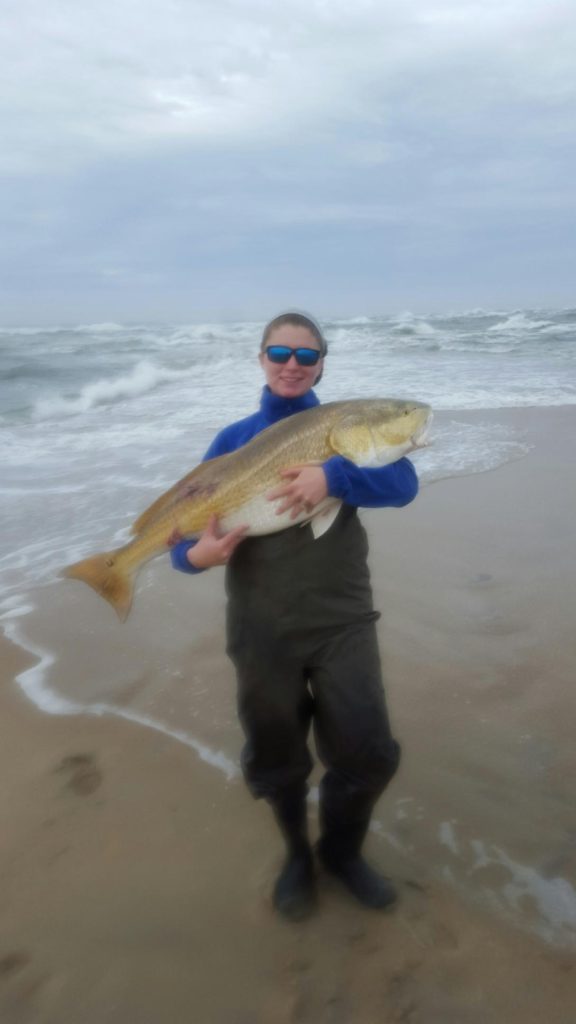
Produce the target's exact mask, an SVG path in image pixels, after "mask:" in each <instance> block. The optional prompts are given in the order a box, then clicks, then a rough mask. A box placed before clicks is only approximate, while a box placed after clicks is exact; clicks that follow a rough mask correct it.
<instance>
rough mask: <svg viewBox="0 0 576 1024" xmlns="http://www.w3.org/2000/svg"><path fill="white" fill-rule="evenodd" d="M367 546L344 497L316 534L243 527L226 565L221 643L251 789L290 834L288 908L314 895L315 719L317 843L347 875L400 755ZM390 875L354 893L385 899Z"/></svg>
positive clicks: (284, 880) (301, 906)
mask: <svg viewBox="0 0 576 1024" xmlns="http://www.w3.org/2000/svg"><path fill="white" fill-rule="evenodd" d="M367 553H368V544H367V539H366V533H365V530H364V528H363V526H362V525H361V523H360V521H359V519H358V516H357V513H356V510H355V509H353V508H351V507H348V506H344V507H343V508H342V509H341V511H340V514H339V515H338V517H337V519H336V521H335V523H334V524H333V525H332V526H331V528H330V529H329V530H328V531H327V532H326V533H325V534H324V535H323V536H322V537H320V538H319V539H318V540H314V537H313V534H312V530H311V529H310V527H309V526H306V527H300V526H297V527H293V528H291V529H288V530H284V531H282V532H281V533H278V534H273V535H270V536H266V537H254V538H248V539H246V540H245V541H243V542H242V544H240V545H239V547H238V548H237V549H236V551H235V553H234V555H233V557H232V559H231V560H230V563H229V565H228V567H227V572H226V589H227V594H228V609H227V639H228V647H227V650H228V654H229V656H230V658H231V659H232V661H233V663H234V666H235V668H236V674H237V680H238V715H239V718H240V722H241V725H242V728H243V730H244V733H245V737H246V744H245V747H244V750H243V753H242V768H243V772H244V776H245V779H246V782H247V784H248V786H249V788H250V790H251V792H252V793H253V794H254V796H256V797H265V798H266V799H267V800H268V801H269V802H270V804H271V805H272V808H273V810H274V812H275V815H276V818H277V820H278V823H279V826H280V828H281V831H282V833H283V835H284V837H285V839H286V842H287V847H288V862H287V865H286V867H285V869H284V871H283V873H282V875H281V876H280V878H279V879H278V882H277V886H276V891H275V902H276V906H277V907H278V909H280V910H281V911H282V912H284V913H286V914H288V915H289V916H293V917H296V916H301V913H300V911H304V912H305V911H306V910H307V909H309V905H310V903H311V901H312V897H313V892H312V890H313V874H312V855H311V851H310V847H309V844H308V838H307V819H306V791H307V785H306V780H307V778H308V775H309V773H310V771H311V768H312V759H311V756H310V752H309V750H308V743H307V740H308V734H309V730H310V725H311V723H312V724H313V727H314V734H315V739H316V746H317V749H318V753H319V756H320V758H321V760H322V763H323V765H324V766H325V768H326V773H325V775H324V777H323V779H322V782H321V784H320V825H321V839H320V843H319V854H320V857H321V859H322V861H323V863H324V865H325V867H327V868H328V870H331V871H333V872H334V873H336V874H339V875H340V877H341V878H342V880H343V881H346V880H345V879H344V878H343V868H342V869H341V867H342V865H344V864H348V865H349V864H351V863H352V862H359V853H360V848H361V846H362V842H363V840H364V837H365V835H366V831H367V829H368V825H369V822H370V816H371V813H372V808H373V806H374V803H375V801H376V800H377V799H378V797H379V795H380V794H381V793H382V791H383V790H384V789H385V787H386V786H387V784H388V782H389V781H390V779H391V778H392V776H393V775H394V773H395V771H396V769H397V767H398V762H399V758H400V748H399V746H398V743H397V742H396V741H395V740H394V739H393V737H392V734H391V731H390V724H389V721H388V714H387V710H386V703H385V698H384V691H383V687H382V679H381V669H380V657H379V653H378V645H377V639H376V629H375V622H376V620H377V619H378V617H379V613H378V612H375V611H374V608H373V600H372V590H371V586H370V575H369V571H368V566H367V562H366V558H367ZM361 863H362V864H363V865H364V867H365V868H366V870H368V871H370V870H371V869H368V867H367V865H365V864H364V862H363V861H362V862H361ZM372 874H373V875H375V873H372ZM295 878H296V881H295ZM375 878H379V876H375ZM302 879H304V881H302ZM379 881H380V882H381V883H384V882H385V880H383V879H379ZM346 884H348V887H349V888H352V886H351V885H350V884H349V883H348V882H347V881H346ZM363 884H364V888H365V887H366V879H364V883H363ZM386 885H387V886H388V888H387V891H386V893H385V894H383V893H382V892H380V894H379V895H378V896H377V897H375V895H374V892H372V894H371V895H370V898H368V897H367V894H366V893H364V896H363V895H362V894H361V893H360V892H359V891H356V892H355V895H356V896H357V897H358V898H359V899H361V900H362V902H364V903H369V905H371V906H376V905H377V906H384V905H387V904H389V903H390V902H392V899H393V894H392V890H391V887H390V885H389V883H386ZM372 888H373V886H372ZM380 888H381V886H380ZM295 891H296V892H297V895H298V898H297V899H294V893H295ZM302 897H303V898H302ZM375 900H376V902H375Z"/></svg>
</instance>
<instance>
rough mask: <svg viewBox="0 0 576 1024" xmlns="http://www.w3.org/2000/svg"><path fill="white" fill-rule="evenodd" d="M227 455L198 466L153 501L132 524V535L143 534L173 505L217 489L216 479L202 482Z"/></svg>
mask: <svg viewBox="0 0 576 1024" xmlns="http://www.w3.org/2000/svg"><path fill="white" fill-rule="evenodd" d="M225 458H226V455H220V456H218V457H217V459H207V460H206V462H201V463H200V465H199V466H196V467H195V468H194V469H193V470H192V472H191V473H188V474H187V475H186V476H183V477H182V479H181V480H178V482H177V483H175V484H174V486H173V487H171V488H170V490H168V491H165V492H164V494H161V495H160V497H159V498H156V501H153V502H152V504H151V505H149V506H148V508H147V509H145V510H144V512H142V514H141V515H139V516H138V519H136V520H135V522H134V523H133V524H132V526H131V528H130V532H131V533H132V534H136V535H138V534H141V533H143V532H144V530H145V529H146V528H147V527H148V526H150V523H152V522H154V520H155V519H157V518H158V517H159V516H160V515H162V513H163V512H166V510H167V509H169V508H171V507H172V505H176V504H177V502H179V501H182V499H183V498H190V497H193V496H194V495H196V494H197V495H198V496H200V495H201V494H206V491H207V490H210V492H212V491H214V490H215V489H216V487H217V481H216V479H212V480H208V479H206V480H205V482H204V483H203V482H202V477H209V476H211V474H210V473H209V469H210V467H211V466H213V465H214V463H215V462H217V461H219V460H222V459H225Z"/></svg>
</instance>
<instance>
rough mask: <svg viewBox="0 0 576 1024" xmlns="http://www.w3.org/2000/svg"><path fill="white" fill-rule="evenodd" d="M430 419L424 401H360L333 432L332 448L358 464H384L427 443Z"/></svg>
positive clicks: (390, 399) (430, 414)
mask: <svg viewBox="0 0 576 1024" xmlns="http://www.w3.org/2000/svg"><path fill="white" fill-rule="evenodd" d="M431 420H432V409H431V408H430V406H429V405H425V404H424V403H423V402H411V401H407V400H404V399H395V398H383V399H373V400H370V401H359V402H357V403H355V407H354V410H353V411H350V413H349V414H348V415H347V416H346V417H345V418H344V419H343V420H342V421H341V422H340V423H339V424H337V425H336V427H335V429H334V430H333V431H332V435H331V443H332V447H333V448H334V450H335V451H337V452H338V453H339V454H341V455H344V456H345V458H348V459H350V460H351V461H352V462H355V463H356V465H358V466H366V467H370V466H386V465H388V464H389V463H391V462H396V460H397V459H400V458H401V457H402V456H403V455H406V454H407V453H408V452H411V451H414V449H415V448H423V447H425V446H426V444H427V443H428V431H429V427H430V423H431Z"/></svg>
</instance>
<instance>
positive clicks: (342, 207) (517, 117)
mask: <svg viewBox="0 0 576 1024" xmlns="http://www.w3.org/2000/svg"><path fill="white" fill-rule="evenodd" d="M575 37H576V11H575V10H574V9H573V8H572V7H571V6H569V5H568V4H564V3H559V2H556V3H555V2H546V0H522V2H520V0H510V2H506V0H501V2H498V3H496V2H495V0H483V2H482V3H481V4H480V3H475V2H472V0H460V2H456V0H454V2H444V3H443V2H441V0H405V2H404V3H403V4H402V5H400V4H398V3H389V2H375V0H374V2H372V0H370V2H369V0H357V2H356V3H355V4H354V5H351V4H349V3H346V4H344V3H343V2H340V0H315V2H314V0H307V2H304V0H287V2H286V3H285V4H282V5H273V4H271V3H269V2H266V0H243V2H242V3H240V2H236V0H213V2H212V3H210V4H208V3H207V2H203V3H200V2H198V0H189V2H184V0H172V2H171V3H165V2H162V3H160V2H159V0H139V2H138V3H136V2H133V0H130V2H129V0H117V2H115V3H112V2H111V0H104V2H103V3H101V4H99V5H94V6H93V7H92V8H90V9H88V8H87V7H86V6H82V5H73V4H71V3H69V2H63V0H54V3H53V4H52V5H51V6H50V8H49V9H47V8H45V6H44V5H43V4H40V3H39V2H38V0H22V2H21V3H20V4H19V5H18V8H16V6H14V7H13V11H12V15H11V17H7V18H6V19H5V28H4V33H3V36H2V38H1V39H0V61H1V64H0V66H2V68H3V75H4V78H5V86H6V87H5V88H3V90H2V94H1V95H2V100H1V101H0V113H1V117H2V137H3V146H2V157H1V160H0V173H1V174H2V176H3V188H2V193H3V196H4V200H3V210H2V228H3V237H4V240H5V247H4V252H5V257H4V260H3V263H2V265H0V270H1V271H2V279H3V281H4V286H3V292H4V295H3V299H4V303H5V310H6V311H7V315H8V316H9V317H12V318H22V317H25V316H26V312H27V310H28V309H29V308H30V300H32V302H33V304H34V309H35V311H36V315H37V316H38V317H40V318H42V317H43V315H44V312H45V313H46V315H48V314H50V315H57V313H58V311H61V312H60V313H59V318H60V319H62V318H63V317H65V316H66V315H67V314H69V316H71V317H73V316H75V315H83V314H82V311H83V310H85V315H86V316H90V315H95V316H104V317H105V318H109V316H110V315H114V316H117V317H133V318H140V316H141V315H153V313H154V311H156V312H157V314H158V316H170V315H171V314H174V315H175V316H180V315H186V316H188V317H190V316H192V315H193V314H194V312H195V311H196V310H197V311H198V314H199V315H204V313H205V312H208V313H210V314H217V315H225V314H227V313H230V314H231V315H234V314H235V313H236V312H246V313H250V314H253V315H259V313H260V309H259V306H260V305H261V304H262V303H266V302H267V299H268V298H270V301H271V304H272V305H273V304H274V301H273V298H272V297H274V299H275V298H276V297H278V298H279V300H280V301H283V300H287V301H291V302H296V304H298V303H300V304H302V302H304V303H305V304H307V305H310V306H312V307H314V306H315V299H316V298H317V301H319V302H321V303H322V304H323V305H324V306H325V307H329V306H330V304H331V303H333V304H334V305H336V303H337V304H338V311H339V312H347V311H351V312H354V311H356V310H358V309H360V307H361V306H362V305H363V304H364V305H365V304H368V305H369V306H370V308H371V309H372V310H376V309H377V308H378V305H377V304H378V303H379V302H380V303H384V304H385V305H387V306H389V305H390V304H394V305H406V304H412V305H417V304H418V303H420V304H421V303H424V304H425V305H430V304H433V305H436V306H438V305H442V304H448V305H451V306H455V305H457V304H458V303H459V301H462V303H463V304H468V303H470V302H472V303H473V304H480V303H482V302H484V303H485V302H489V301H490V299H491V297H492V296H493V297H494V301H498V303H499V304H502V302H503V300H504V296H503V294H502V292H503V291H505V290H506V288H508V294H509V295H510V302H511V304H517V303H519V302H529V301H530V299H531V297H533V300H534V301H535V302H546V301H551V302H552V301H556V299H557V298H559V300H560V301H561V299H562V296H563V295H564V294H566V296H567V295H568V291H569V289H570V288H571V282H570V281H569V279H568V272H567V270H566V269H565V263H566V255H567V246H569V244H570V243H569V238H570V234H571V233H572V234H573V222H574V191H573V184H572V177H573V174H572V166H573V158H574V142H573V139H574V134H573V129H574V123H573V117H574V101H575V96H576V64H575V62H574V60H573V56H572V55H573V53H574V51H575V47H576V38H575ZM531 248H532V251H533V261H532V264H530V263H529V261H528V262H527V256H526V254H527V252H530V249H531ZM517 268H521V273H520V272H519V271H518V269H517ZM383 282H385V284H384V285H383ZM535 287H537V288H538V294H537V295H535V294H534V288H535ZM301 291H306V295H303V296H302V298H300V292H301ZM496 293H498V294H496ZM396 297H397V302H396ZM203 302H204V303H205V305H204V306H203V305H202V303H203ZM344 307H345V308H344ZM76 311H78V314H77V313H76ZM360 311H364V310H363V309H360ZM327 312H331V309H330V308H328V309H327ZM28 319H30V317H29V316H28Z"/></svg>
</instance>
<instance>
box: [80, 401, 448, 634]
mask: <svg viewBox="0 0 576 1024" xmlns="http://www.w3.org/2000/svg"><path fill="white" fill-rule="evenodd" d="M431 415H432V413H431V409H430V407H429V406H428V405H424V404H423V403H420V402H408V401H403V400H399V399H369V400H364V399H358V400H355V401H346V402H330V403H328V404H326V405H320V406H316V407H315V408H313V409H308V410H306V411H305V412H302V413H297V414H296V415H294V416H290V417H288V418H287V419H284V420H280V421H279V422H278V423H275V424H274V425H273V426H271V427H268V429H266V430H264V431H262V433H260V434H258V435H257V436H256V437H254V438H253V439H252V440H251V441H249V442H248V444H246V445H244V446H243V447H242V448H239V449H238V450H237V451H235V452H231V453H230V454H228V455H222V456H220V457H219V458H216V459H211V460H209V461H207V462H202V463H200V465H199V466H197V467H196V468H195V469H193V470H192V472H191V473H189V474H188V475H187V476H186V477H184V478H183V479H182V480H180V481H178V483H177V484H175V485H174V487H172V488H171V489H170V490H169V491H167V492H166V493H165V494H163V495H162V496H161V497H160V498H158V499H157V500H156V501H155V502H154V503H153V504H152V505H151V506H150V507H149V508H148V509H147V510H146V511H145V512H144V513H143V514H142V515H141V516H140V517H139V518H138V519H137V520H136V522H135V523H134V526H133V528H132V532H133V533H134V534H135V537H134V540H132V541H131V542H130V543H129V544H127V545H125V546H124V547H122V548H118V549H117V550H116V551H110V552H107V553H104V554H100V555H94V556H92V557H91V558H87V559H84V560H83V561H82V562H77V563H76V564H75V565H72V566H69V567H68V568H67V569H66V570H64V575H65V576H67V577H70V578H73V579H81V580H83V581H84V582H85V583H88V584H89V585H90V586H92V587H93V588H94V589H95V590H96V591H97V592H98V593H99V594H100V595H101V596H102V597H105V598H106V599H107V600H108V601H110V603H111V604H112V605H113V607H114V608H115V609H116V612H117V613H118V616H119V617H120V618H121V619H122V620H124V619H126V617H127V615H128V613H129V611H130V606H131V603H132V597H133V589H134V579H135V576H136V574H137V572H138V570H139V569H140V568H141V567H142V565H144V564H145V563H146V562H148V561H149V560H150V559H151V558H154V557H156V556H157V555H160V554H163V553H165V552H166V551H168V550H169V549H170V547H172V546H173V545H174V544H175V543H176V542H177V541H179V540H182V539H184V538H191V539H192V538H195V537H198V536H199V535H200V534H201V533H202V532H203V530H204V529H205V528H206V526H207V525H208V523H209V521H210V518H211V516H213V515H215V516H217V518H218V520H219V523H220V525H221V527H222V529H223V530H225V531H228V530H231V529H233V528H234V527H235V526H241V525H243V526H247V527H248V530H247V534H248V536H258V535H262V534H266V533H276V532H278V531H279V530H283V529H286V527H288V526H294V525H296V524H298V523H301V522H306V521H309V520H311V519H312V521H313V528H315V527H316V529H315V533H316V534H317V535H320V534H321V533H322V532H324V529H325V528H327V526H329V525H330V523H331V522H332V518H333V515H335V512H336V511H337V509H338V507H339V505H340V502H339V501H338V500H337V499H334V498H328V499H326V501H325V502H323V503H322V504H321V505H319V506H316V508H315V509H313V511H312V513H309V512H302V513H301V514H299V515H298V516H297V517H296V518H294V519H293V518H292V517H291V514H290V510H288V511H287V512H284V513H282V514H280V515H277V506H278V502H276V501H269V500H268V498H267V495H268V493H269V492H270V491H271V490H272V488H274V487H276V486H278V484H279V483H281V481H282V478H281V472H282V470H284V469H287V468H289V467H290V466H294V465H302V464H305V463H306V464H312V465H313V464H321V463H322V462H325V461H326V460H327V459H329V458H330V457H331V456H332V455H343V456H344V457H345V458H347V459H350V460H351V461H352V462H354V463H355V464H356V465H359V466H383V465H387V464H389V463H391V462H395V461H396V460H397V459H399V458H401V457H402V456H403V455H405V454H406V453H407V452H410V451H412V450H414V449H415V448H418V447H422V446H423V445H424V444H426V435H427V430H428V425H429V423H430V419H431ZM330 512H332V513H333V515H332V516H330ZM322 519H324V522H323V521H322Z"/></svg>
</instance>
